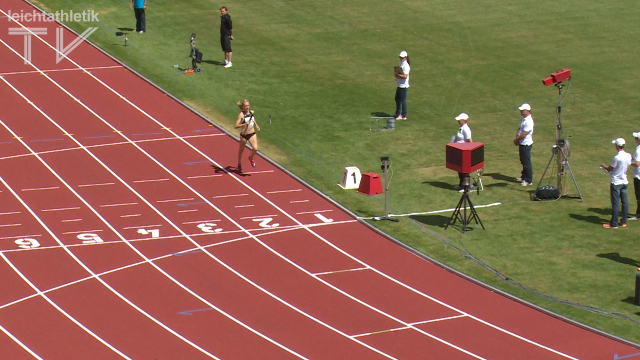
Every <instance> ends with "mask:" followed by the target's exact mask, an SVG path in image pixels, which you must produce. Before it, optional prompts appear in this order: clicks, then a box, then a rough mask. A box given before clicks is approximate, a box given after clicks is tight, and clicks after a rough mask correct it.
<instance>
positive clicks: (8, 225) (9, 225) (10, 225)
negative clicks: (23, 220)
mask: <svg viewBox="0 0 640 360" xmlns="http://www.w3.org/2000/svg"><path fill="white" fill-rule="evenodd" d="M21 225H22V224H3V225H0V227H12V226H21Z"/></svg>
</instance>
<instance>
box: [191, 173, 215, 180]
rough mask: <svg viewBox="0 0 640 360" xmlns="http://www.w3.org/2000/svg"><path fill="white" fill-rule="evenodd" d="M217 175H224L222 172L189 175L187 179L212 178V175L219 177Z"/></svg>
mask: <svg viewBox="0 0 640 360" xmlns="http://www.w3.org/2000/svg"><path fill="white" fill-rule="evenodd" d="M217 176H222V174H215V175H198V176H187V179H200V178H211V177H217Z"/></svg>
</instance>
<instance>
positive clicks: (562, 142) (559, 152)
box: [536, 79, 584, 202]
mask: <svg viewBox="0 0 640 360" xmlns="http://www.w3.org/2000/svg"><path fill="white" fill-rule="evenodd" d="M555 86H556V87H557V88H558V107H557V108H556V115H557V118H558V123H557V124H556V143H555V145H553V147H552V148H551V158H550V159H549V162H548V163H547V167H546V168H545V169H544V172H543V173H542V177H541V178H540V181H539V182H538V186H536V189H538V188H540V184H542V180H544V176H545V174H546V173H547V170H549V166H551V163H552V162H554V161H553V159H555V160H556V161H555V164H556V166H557V174H556V175H557V186H558V187H557V189H558V191H559V194H560V196H561V197H562V196H565V195H567V179H566V176H567V172H566V170H569V174H570V175H571V179H572V180H573V184H574V185H575V186H576V190H578V195H580V200H582V202H584V199H583V198H582V193H580V188H578V183H577V182H576V178H575V177H574V176H573V171H571V165H569V151H570V148H569V142H568V141H567V139H562V123H561V122H560V114H561V112H562V106H560V104H561V103H562V99H564V96H562V87H563V85H562V84H561V83H557V84H555ZM569 87H571V79H569ZM565 96H566V92H565Z"/></svg>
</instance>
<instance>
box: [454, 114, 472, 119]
mask: <svg viewBox="0 0 640 360" xmlns="http://www.w3.org/2000/svg"><path fill="white" fill-rule="evenodd" d="M468 119H469V115H467V114H465V113H462V114H460V115H458V116H456V120H468Z"/></svg>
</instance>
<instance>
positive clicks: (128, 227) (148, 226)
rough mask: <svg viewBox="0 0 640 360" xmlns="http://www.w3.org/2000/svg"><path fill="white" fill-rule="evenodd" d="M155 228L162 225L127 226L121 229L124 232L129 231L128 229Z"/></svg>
mask: <svg viewBox="0 0 640 360" xmlns="http://www.w3.org/2000/svg"><path fill="white" fill-rule="evenodd" d="M157 227H162V225H160V224H159V225H138V226H127V227H123V228H122V229H124V230H129V229H145V228H157Z"/></svg>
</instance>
